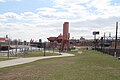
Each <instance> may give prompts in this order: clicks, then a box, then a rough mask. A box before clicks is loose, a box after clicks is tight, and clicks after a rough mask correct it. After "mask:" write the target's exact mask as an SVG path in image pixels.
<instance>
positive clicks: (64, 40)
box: [47, 22, 70, 51]
mask: <svg viewBox="0 0 120 80" xmlns="http://www.w3.org/2000/svg"><path fill="white" fill-rule="evenodd" d="M69 38H70V33H69V22H64V24H63V35H61V34H60V35H59V36H58V37H49V38H47V39H48V40H49V41H50V42H54V41H57V42H58V46H60V49H59V50H60V51H64V50H69Z"/></svg>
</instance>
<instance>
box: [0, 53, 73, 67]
mask: <svg viewBox="0 0 120 80" xmlns="http://www.w3.org/2000/svg"><path fill="white" fill-rule="evenodd" d="M67 56H75V55H74V54H68V53H61V55H58V56H44V57H29V58H18V59H12V60H6V61H0V68H4V67H8V66H14V65H19V64H25V63H29V62H33V61H36V60H40V59H48V58H56V57H67Z"/></svg>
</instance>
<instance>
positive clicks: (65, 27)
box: [63, 22, 69, 40]
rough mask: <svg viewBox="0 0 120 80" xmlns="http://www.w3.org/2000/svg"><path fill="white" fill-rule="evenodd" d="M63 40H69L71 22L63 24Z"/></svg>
mask: <svg viewBox="0 0 120 80" xmlns="http://www.w3.org/2000/svg"><path fill="white" fill-rule="evenodd" d="M63 40H69V22H64V24H63Z"/></svg>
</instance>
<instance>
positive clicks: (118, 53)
mask: <svg viewBox="0 0 120 80" xmlns="http://www.w3.org/2000/svg"><path fill="white" fill-rule="evenodd" d="M96 50H98V51H100V52H103V53H104V54H109V55H112V56H116V57H120V49H116V54H115V49H110V48H105V49H101V48H96Z"/></svg>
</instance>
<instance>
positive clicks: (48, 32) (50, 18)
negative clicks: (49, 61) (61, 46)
mask: <svg viewBox="0 0 120 80" xmlns="http://www.w3.org/2000/svg"><path fill="white" fill-rule="evenodd" d="M66 21H68V22H69V23H70V33H71V38H72V37H74V38H77V39H79V38H80V37H81V36H82V37H84V38H87V39H92V38H93V35H92V32H93V31H100V35H98V36H97V37H100V36H103V34H104V32H106V35H108V34H109V32H111V33H112V36H114V35H115V22H116V21H118V22H119V23H120V0H0V37H4V36H5V35H6V34H7V35H9V37H10V38H12V39H22V40H27V41H29V40H30V39H31V38H32V39H34V40H38V39H43V40H46V41H47V39H46V38H47V37H49V36H58V35H59V34H60V33H62V28H63V27H62V25H63V23H64V22H66ZM118 33H119V34H120V27H119V31H118Z"/></svg>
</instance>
